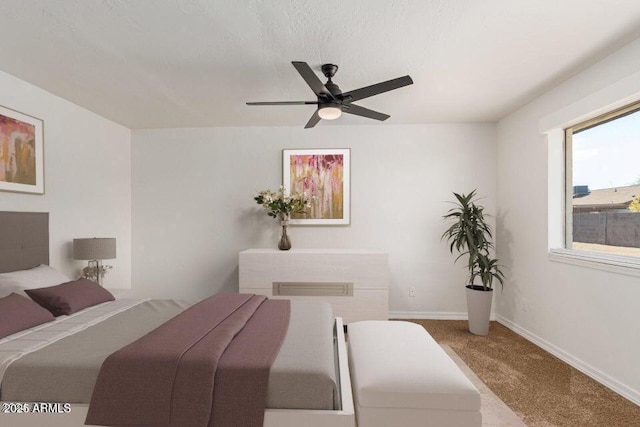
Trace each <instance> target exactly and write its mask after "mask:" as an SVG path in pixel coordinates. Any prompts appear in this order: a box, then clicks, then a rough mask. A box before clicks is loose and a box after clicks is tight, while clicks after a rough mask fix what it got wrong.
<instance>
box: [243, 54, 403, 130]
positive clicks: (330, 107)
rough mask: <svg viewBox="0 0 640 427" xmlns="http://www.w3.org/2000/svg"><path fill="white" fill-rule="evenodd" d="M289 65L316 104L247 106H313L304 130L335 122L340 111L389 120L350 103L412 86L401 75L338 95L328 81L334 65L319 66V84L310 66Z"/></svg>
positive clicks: (308, 102) (295, 62)
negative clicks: (325, 80)
mask: <svg viewBox="0 0 640 427" xmlns="http://www.w3.org/2000/svg"><path fill="white" fill-rule="evenodd" d="M291 63H292V64H293V66H294V67H295V69H296V70H298V73H300V75H301V76H302V78H303V79H304V81H305V82H307V84H308V85H309V87H310V88H311V90H312V91H313V93H315V94H316V96H317V98H318V100H317V101H280V102H247V105H317V106H318V108H317V109H316V111H315V112H314V113H313V115H312V116H311V118H310V119H309V121H308V122H307V124H306V125H305V129H308V128H312V127H314V126H315V125H316V124H318V122H319V121H320V119H324V120H335V119H337V118H338V117H340V116H341V115H342V113H343V112H345V113H349V114H355V115H356V116H362V117H367V118H370V119H374V120H380V121H383V120H387V119H388V118H389V117H390V116H389V115H388V114H383V113H379V112H377V111H373V110H369V109H368V108H364V107H361V106H359V105H356V104H353V102H354V101H359V100H361V99H364V98H368V97H370V96H373V95H378V94H380V93H384V92H388V91H390V90H394V89H398V88H401V87H403V86H408V85H410V84H413V80H411V77H409V76H404V77H398V78H397V79H393V80H387V81H386V82H382V83H377V84H374V85H371V86H366V87H362V88H360V89H355V90H351V91H349V92H345V93H342V91H341V90H340V88H339V87H338V85H337V84H335V83H333V81H331V78H332V77H333V76H334V75H335V74H336V72H337V71H338V66H337V65H334V64H324V65H322V73H323V74H324V75H325V77H326V78H327V79H328V80H327V83H325V84H322V82H321V81H320V79H319V78H318V76H316V74H315V73H314V72H313V70H312V69H311V67H309V64H307V63H306V62H299V61H293V62H291Z"/></svg>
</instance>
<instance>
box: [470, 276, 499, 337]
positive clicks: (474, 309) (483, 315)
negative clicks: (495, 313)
mask: <svg viewBox="0 0 640 427" xmlns="http://www.w3.org/2000/svg"><path fill="white" fill-rule="evenodd" d="M466 288H467V311H468V313H469V332H471V333H472V334H474V335H483V336H484V335H487V334H488V333H489V320H490V319H491V301H492V299H493V289H487V290H486V291H485V290H484V288H483V287H482V286H479V285H467V286H466Z"/></svg>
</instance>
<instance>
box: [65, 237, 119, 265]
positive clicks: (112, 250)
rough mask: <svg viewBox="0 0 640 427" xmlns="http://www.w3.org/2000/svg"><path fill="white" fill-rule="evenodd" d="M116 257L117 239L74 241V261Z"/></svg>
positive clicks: (98, 238) (103, 238) (95, 238)
mask: <svg viewBox="0 0 640 427" xmlns="http://www.w3.org/2000/svg"><path fill="white" fill-rule="evenodd" d="M115 257H116V239H115V238H113V237H92V238H89V239H73V258H74V259H84V260H93V259H114V258H115Z"/></svg>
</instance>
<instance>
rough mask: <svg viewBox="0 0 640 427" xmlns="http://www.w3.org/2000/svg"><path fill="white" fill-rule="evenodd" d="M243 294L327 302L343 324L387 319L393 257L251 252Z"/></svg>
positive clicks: (242, 266)
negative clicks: (390, 263) (390, 264)
mask: <svg viewBox="0 0 640 427" xmlns="http://www.w3.org/2000/svg"><path fill="white" fill-rule="evenodd" d="M239 270H240V271H239V275H240V292H241V293H252V294H258V295H267V296H269V297H273V298H286V299H292V300H308V301H309V300H310V301H326V302H328V303H330V304H331V305H332V306H333V310H334V314H335V315H336V316H339V317H342V318H343V320H344V322H345V323H350V322H355V321H358V320H387V318H388V315H389V257H388V255H387V254H386V253H385V252H382V251H379V250H371V249H291V250H289V251H280V250H277V249H247V250H245V251H242V252H240V255H239Z"/></svg>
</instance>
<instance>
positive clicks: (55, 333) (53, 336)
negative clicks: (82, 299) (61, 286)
mask: <svg viewBox="0 0 640 427" xmlns="http://www.w3.org/2000/svg"><path fill="white" fill-rule="evenodd" d="M144 301H147V299H119V300H115V301H109V302H105V303H102V304H98V305H95V306H93V307H89V308H85V309H84V310H81V311H79V312H77V313H74V314H72V315H70V316H60V317H57V318H56V320H55V321H53V322H48V323H44V324H42V325H38V326H35V327H33V328H29V329H26V330H24V331H21V332H18V333H15V334H13V335H9V336H8V337H5V338H3V339H0V384H1V383H2V378H3V377H4V373H5V372H6V370H7V368H8V367H9V365H10V364H11V363H13V362H14V361H16V360H18V359H19V358H20V357H22V356H24V355H26V354H29V353H31V352H33V351H36V350H39V349H41V348H42V347H45V346H47V345H49V344H51V343H53V342H56V341H58V340H60V339H62V338H65V337H68V336H69V335H73V334H75V333H76V332H78V331H82V330H83V329H86V328H88V327H89V326H91V325H94V324H96V323H99V322H102V321H103V320H105V319H108V318H109V317H111V316H114V315H116V314H118V313H121V312H123V311H125V310H127V309H129V308H131V307H133V306H135V305H138V304H140V303H142V302H144Z"/></svg>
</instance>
